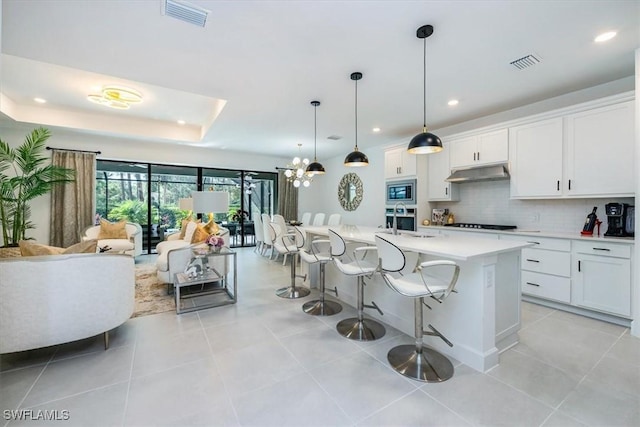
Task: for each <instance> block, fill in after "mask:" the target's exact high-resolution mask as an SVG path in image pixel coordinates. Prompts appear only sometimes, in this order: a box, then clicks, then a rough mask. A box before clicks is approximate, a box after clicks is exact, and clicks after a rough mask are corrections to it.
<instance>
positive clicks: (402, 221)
mask: <svg viewBox="0 0 640 427" xmlns="http://www.w3.org/2000/svg"><path fill="white" fill-rule="evenodd" d="M384 221H385V227H387V228H391V227H392V226H393V208H389V207H387V209H386V215H385V219H384ZM396 221H398V230H405V231H417V228H416V227H417V224H416V210H415V209H414V208H408V209H406V212H405V209H404V208H403V207H401V206H399V207H398V212H397V213H396Z"/></svg>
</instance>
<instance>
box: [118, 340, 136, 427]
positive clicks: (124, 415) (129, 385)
mask: <svg viewBox="0 0 640 427" xmlns="http://www.w3.org/2000/svg"><path fill="white" fill-rule="evenodd" d="M137 350H138V331H136V340H135V341H134V342H133V354H132V356H131V365H130V367H129V380H128V382H127V392H126V393H125V399H124V408H123V409H122V423H121V424H120V425H122V426H123V427H124V426H125V422H126V420H127V410H128V409H129V396H130V394H131V381H132V379H133V366H134V363H135V361H136V351H137Z"/></svg>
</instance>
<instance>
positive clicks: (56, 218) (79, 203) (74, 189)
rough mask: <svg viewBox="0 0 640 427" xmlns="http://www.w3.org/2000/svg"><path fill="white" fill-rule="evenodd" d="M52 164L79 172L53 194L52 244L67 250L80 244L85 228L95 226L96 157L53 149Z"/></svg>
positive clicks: (55, 187)
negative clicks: (73, 179) (71, 180)
mask: <svg viewBox="0 0 640 427" xmlns="http://www.w3.org/2000/svg"><path fill="white" fill-rule="evenodd" d="M52 163H53V164H54V165H56V166H61V167H64V168H68V169H74V170H75V171H76V179H75V181H74V182H69V183H67V184H65V185H56V186H54V188H53V191H52V192H51V231H50V233H49V235H50V238H49V244H50V245H52V246H58V247H63V248H66V247H68V246H71V245H73V244H74V243H78V242H79V241H80V237H81V235H82V232H83V231H84V229H85V228H87V227H88V226H90V225H92V224H93V220H94V206H93V199H94V194H95V182H96V155H95V153H85V152H75V151H64V150H54V151H53V158H52Z"/></svg>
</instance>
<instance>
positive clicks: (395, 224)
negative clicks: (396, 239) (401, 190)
mask: <svg viewBox="0 0 640 427" xmlns="http://www.w3.org/2000/svg"><path fill="white" fill-rule="evenodd" d="M399 206H402V207H403V208H404V213H405V214H406V213H407V205H405V204H404V202H396V204H395V205H393V231H392V233H393V235H394V236H396V235H397V234H398V218H397V215H396V214H397V213H398V207H399Z"/></svg>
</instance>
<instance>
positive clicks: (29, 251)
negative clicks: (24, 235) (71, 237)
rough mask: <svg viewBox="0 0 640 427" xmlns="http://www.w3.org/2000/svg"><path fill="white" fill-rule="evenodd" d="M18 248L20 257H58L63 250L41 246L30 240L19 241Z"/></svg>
mask: <svg viewBox="0 0 640 427" xmlns="http://www.w3.org/2000/svg"><path fill="white" fill-rule="evenodd" d="M18 246H20V255H22V256H40V255H59V254H61V253H62V252H63V251H64V248H57V247H55V246H48V245H43V244H40V243H35V242H32V241H30V240H20V241H19V242H18Z"/></svg>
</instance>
